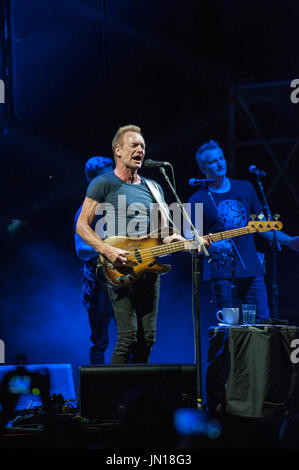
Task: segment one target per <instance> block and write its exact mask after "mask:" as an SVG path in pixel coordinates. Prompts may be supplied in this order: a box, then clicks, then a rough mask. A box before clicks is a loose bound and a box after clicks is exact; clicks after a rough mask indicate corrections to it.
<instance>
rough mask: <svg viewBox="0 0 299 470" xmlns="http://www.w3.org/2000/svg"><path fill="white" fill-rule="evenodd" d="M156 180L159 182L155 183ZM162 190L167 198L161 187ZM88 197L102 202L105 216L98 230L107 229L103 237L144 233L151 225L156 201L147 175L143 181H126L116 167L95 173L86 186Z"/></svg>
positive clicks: (101, 205) (100, 207)
mask: <svg viewBox="0 0 299 470" xmlns="http://www.w3.org/2000/svg"><path fill="white" fill-rule="evenodd" d="M156 184H157V183H156ZM157 186H158V187H159V191H160V194H161V195H162V197H163V198H164V195H163V191H162V188H161V187H160V186H159V185H157ZM86 195H87V197H89V198H91V199H94V200H95V201H97V202H99V203H100V206H99V211H100V214H103V217H102V218H101V219H100V220H99V222H98V224H99V225H98V227H97V224H96V226H95V231H96V232H97V233H98V230H102V231H104V236H103V235H100V234H99V233H98V234H99V235H100V236H101V237H102V238H106V237H110V236H114V235H120V236H133V237H138V236H144V235H146V234H148V233H149V232H150V231H151V229H152V227H151V225H150V214H151V212H152V210H153V207H154V206H153V204H156V203H157V202H156V200H155V199H154V197H153V195H152V193H151V191H150V189H149V188H148V186H147V184H146V182H145V180H144V178H142V177H141V183H140V184H131V183H126V182H125V181H123V180H122V179H120V178H118V176H116V175H115V173H114V171H112V172H111V173H106V174H105V175H102V176H98V177H96V178H95V179H94V180H93V181H92V182H91V183H90V185H89V186H88V188H87V194H86Z"/></svg>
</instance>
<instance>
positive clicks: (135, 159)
mask: <svg viewBox="0 0 299 470" xmlns="http://www.w3.org/2000/svg"><path fill="white" fill-rule="evenodd" d="M132 160H133V161H134V162H140V163H141V162H142V157H139V156H136V157H133V158H132Z"/></svg>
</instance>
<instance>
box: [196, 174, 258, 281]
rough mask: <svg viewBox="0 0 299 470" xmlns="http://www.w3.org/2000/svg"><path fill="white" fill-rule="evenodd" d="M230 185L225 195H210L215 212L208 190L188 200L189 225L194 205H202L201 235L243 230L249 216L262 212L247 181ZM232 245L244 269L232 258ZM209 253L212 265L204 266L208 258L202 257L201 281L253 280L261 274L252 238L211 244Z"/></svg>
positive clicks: (202, 190)
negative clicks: (248, 278) (235, 229)
mask: <svg viewBox="0 0 299 470" xmlns="http://www.w3.org/2000/svg"><path fill="white" fill-rule="evenodd" d="M230 183H231V188H230V190H229V191H227V192H226V193H215V192H211V196H212V198H213V200H214V202H215V204H216V207H217V209H216V207H215V205H214V204H213V202H212V200H211V198H210V196H209V192H208V189H200V190H199V191H197V192H196V193H195V194H193V195H192V196H191V197H190V198H189V202H191V203H192V219H193V222H194V203H196V202H199V203H203V234H204V235H207V234H208V233H215V232H223V231H225V230H230V229H234V228H240V227H245V226H246V225H247V224H248V222H249V220H250V217H249V216H250V214H253V213H254V214H257V215H259V214H260V213H261V212H262V206H261V204H260V202H259V200H258V197H257V195H256V192H255V189H254V187H253V186H252V184H251V183H250V182H249V181H242V180H234V179H230ZM197 229H199V227H197ZM233 243H234V244H235V246H236V248H237V251H238V253H239V255H240V256H241V259H242V261H243V263H244V265H245V269H244V267H243V264H242V262H241V261H240V259H239V256H238V255H237V254H236V250H235V248H234V245H233ZM209 253H210V255H211V256H210V258H212V259H213V261H212V262H210V263H208V261H209V258H207V257H205V256H204V259H203V280H210V279H216V278H233V277H235V278H239V277H254V276H260V275H262V274H263V269H262V265H261V263H260V261H259V259H258V256H257V251H256V247H255V241H254V235H252V234H248V235H247V234H246V235H242V236H239V237H234V238H233V239H231V240H230V239H228V240H223V241H219V242H214V243H212V244H211V246H210V249H209Z"/></svg>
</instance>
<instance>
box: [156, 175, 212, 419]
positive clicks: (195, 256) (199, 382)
mask: <svg viewBox="0 0 299 470" xmlns="http://www.w3.org/2000/svg"><path fill="white" fill-rule="evenodd" d="M159 170H160V172H161V173H162V174H163V176H164V178H165V179H166V181H167V183H168V185H169V186H170V188H171V190H172V192H173V194H174V196H175V198H176V201H177V204H178V206H179V207H180V210H181V212H182V214H183V216H184V218H185V220H186V221H187V222H188V223H189V224H190V226H191V228H192V230H193V232H194V236H195V238H196V240H197V241H198V243H199V246H201V249H202V251H203V253H204V254H205V256H209V253H208V251H207V249H206V247H205V246H204V244H203V243H202V241H201V239H200V237H199V234H198V232H197V230H196V229H195V227H194V225H193V224H192V222H191V220H190V217H189V215H188V214H187V212H186V210H185V208H184V206H183V204H182V203H181V201H180V199H179V197H178V195H177V193H176V191H175V189H174V187H173V185H172V184H171V182H170V180H169V178H168V176H167V174H166V171H165V169H164V168H163V167H160V168H159ZM192 273H193V277H192V283H193V295H194V296H195V338H196V384H197V396H196V405H197V409H198V410H203V403H202V375H201V374H202V368H201V340H200V302H199V280H200V272H199V258H198V251H197V248H195V249H194V248H193V249H192Z"/></svg>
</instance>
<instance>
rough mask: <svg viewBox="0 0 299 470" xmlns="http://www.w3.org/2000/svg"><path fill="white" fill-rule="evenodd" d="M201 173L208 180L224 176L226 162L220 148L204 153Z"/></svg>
mask: <svg viewBox="0 0 299 470" xmlns="http://www.w3.org/2000/svg"><path fill="white" fill-rule="evenodd" d="M203 171H204V173H205V175H206V177H207V178H209V179H210V178H211V179H212V178H217V177H218V178H219V177H223V176H225V175H226V171H227V165H226V160H225V157H224V155H223V152H222V150H221V149H220V148H215V149H213V150H209V151H208V152H207V153H206V156H205V163H204V167H203Z"/></svg>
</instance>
